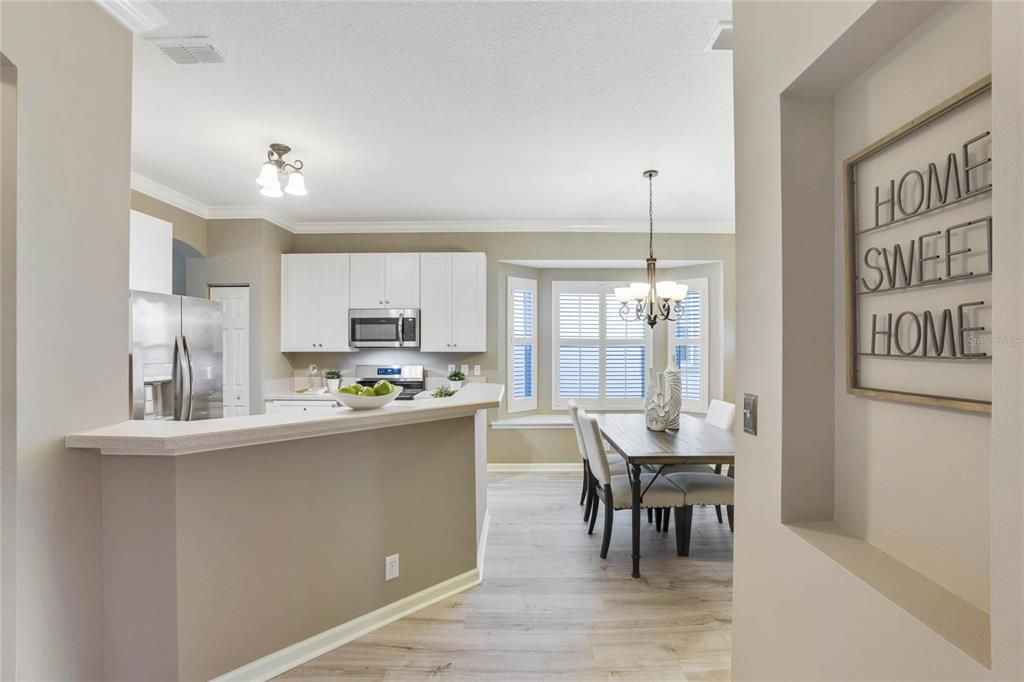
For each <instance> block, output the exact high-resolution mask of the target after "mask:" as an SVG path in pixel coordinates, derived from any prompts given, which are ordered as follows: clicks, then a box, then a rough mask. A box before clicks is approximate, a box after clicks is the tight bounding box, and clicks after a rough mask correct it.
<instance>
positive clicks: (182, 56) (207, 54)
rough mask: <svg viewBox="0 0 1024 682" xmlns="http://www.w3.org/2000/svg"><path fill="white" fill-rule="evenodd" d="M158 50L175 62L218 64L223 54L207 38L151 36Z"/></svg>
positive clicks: (222, 59)
mask: <svg viewBox="0 0 1024 682" xmlns="http://www.w3.org/2000/svg"><path fill="white" fill-rule="evenodd" d="M149 42H151V43H152V44H153V45H155V46H156V48H157V49H158V50H160V51H161V52H163V53H164V54H165V55H167V56H168V57H170V58H171V61H173V62H174V63H175V64H219V63H221V62H223V61H224V56H223V55H222V54H221V53H220V52H218V51H217V48H216V47H215V46H214V44H213V42H211V41H210V39H209V38H206V37H199V38H151V39H150V40H149Z"/></svg>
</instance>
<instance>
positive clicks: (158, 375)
mask: <svg viewBox="0 0 1024 682" xmlns="http://www.w3.org/2000/svg"><path fill="white" fill-rule="evenodd" d="M130 301H131V304H130V306H131V308H130V309H131V340H130V352H129V356H128V371H129V375H130V377H131V408H130V409H131V418H132V419H165V420H176V421H194V420H199V419H216V418H218V417H223V416H224V402H223V401H224V398H223V391H224V388H223V363H222V359H223V347H222V344H223V331H222V330H223V326H224V317H223V313H222V311H221V304H220V302H219V301H207V300H205V299H202V298H192V297H190V296H170V295H167V294H156V293H153V292H149V291H132V292H131V293H130Z"/></svg>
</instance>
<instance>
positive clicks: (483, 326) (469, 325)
mask: <svg viewBox="0 0 1024 682" xmlns="http://www.w3.org/2000/svg"><path fill="white" fill-rule="evenodd" d="M420 329H421V331H420V350H421V351H425V352H434V353H466V352H474V353H478V352H484V351H486V350H487V255H486V254H483V253H424V254H421V255H420Z"/></svg>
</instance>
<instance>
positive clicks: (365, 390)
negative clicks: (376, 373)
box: [359, 386, 377, 398]
mask: <svg viewBox="0 0 1024 682" xmlns="http://www.w3.org/2000/svg"><path fill="white" fill-rule="evenodd" d="M359 395H361V396H364V397H366V398H373V397H375V396H376V395H377V394H376V393H374V391H373V389H372V388H370V387H369V386H363V387H362V389H360V391H359Z"/></svg>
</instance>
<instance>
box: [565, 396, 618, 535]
mask: <svg viewBox="0 0 1024 682" xmlns="http://www.w3.org/2000/svg"><path fill="white" fill-rule="evenodd" d="M568 406H569V419H570V420H571V421H572V428H573V430H574V431H575V432H576V447H577V448H579V452H580V457H581V458H582V459H583V489H582V491H580V504H581V505H582V504H585V505H586V506H584V507H583V520H584V521H588V520H590V513H591V511H592V510H593V509H595V508H596V507H597V504H596V502H595V501H594V496H593V489H594V487H593V485H592V484H591V481H592V476H591V473H590V463H589V462H588V461H587V452H586V450H585V449H584V447H583V432H582V431H580V421H579V413H580V412H582V411H583V410H582V409H581V408H580V406H579V404H578V403H577V402H576V401H575V400H570V401H569V402H568ZM584 414H586V413H585V412H584ZM601 447H605V446H604V440H603V439H602V441H601ZM605 451H606V452H607V450H605ZM608 466H609V468H610V469H611V472H612V475H619V474H624V473H626V462H625V460H623V459H622V456H621V455H619V454H618V453H608Z"/></svg>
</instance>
